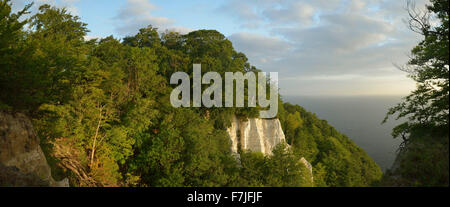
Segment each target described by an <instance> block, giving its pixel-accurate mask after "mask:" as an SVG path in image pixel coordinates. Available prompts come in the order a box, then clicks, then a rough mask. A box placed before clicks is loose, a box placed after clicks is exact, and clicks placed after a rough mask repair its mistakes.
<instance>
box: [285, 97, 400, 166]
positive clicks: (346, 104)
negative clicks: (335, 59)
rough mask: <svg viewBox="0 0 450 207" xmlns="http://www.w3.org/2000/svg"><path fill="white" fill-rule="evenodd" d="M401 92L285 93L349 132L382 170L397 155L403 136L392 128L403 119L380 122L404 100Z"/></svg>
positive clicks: (321, 117) (339, 129) (338, 128)
mask: <svg viewBox="0 0 450 207" xmlns="http://www.w3.org/2000/svg"><path fill="white" fill-rule="evenodd" d="M401 98H402V97H401V96H283V100H284V101H286V102H289V103H291V104H298V105H300V106H302V107H304V108H305V109H306V110H308V111H310V112H313V113H315V114H316V115H317V116H318V117H319V118H320V119H324V120H327V121H328V123H329V124H330V125H332V126H333V127H335V128H336V129H337V130H338V131H340V132H341V133H343V134H345V135H347V136H348V137H349V138H350V139H352V140H353V141H354V143H355V144H357V145H358V146H360V147H361V148H362V149H364V150H365V151H366V152H367V154H369V156H370V157H372V159H373V160H374V161H375V162H376V163H377V164H378V165H379V166H380V168H381V169H382V170H383V171H386V170H387V169H389V168H390V167H391V166H392V164H393V162H394V160H395V157H396V152H397V149H398V147H399V145H400V143H401V140H400V139H394V138H393V137H392V135H391V132H392V129H393V128H394V127H395V126H396V125H398V124H399V123H400V122H401V120H399V121H396V120H395V119H393V118H392V119H389V121H388V122H387V123H385V124H381V122H382V121H383V119H384V117H385V115H386V113H387V111H388V109H389V108H390V107H392V106H394V105H396V104H397V103H399V102H400V101H401Z"/></svg>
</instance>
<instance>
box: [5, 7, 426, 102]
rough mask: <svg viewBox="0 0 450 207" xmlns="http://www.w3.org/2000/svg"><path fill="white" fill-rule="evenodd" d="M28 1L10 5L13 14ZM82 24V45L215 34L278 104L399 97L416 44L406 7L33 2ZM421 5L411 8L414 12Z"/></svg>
mask: <svg viewBox="0 0 450 207" xmlns="http://www.w3.org/2000/svg"><path fill="white" fill-rule="evenodd" d="M29 2H31V1H30V0H12V3H13V9H15V10H18V9H20V8H23V6H24V5H26V4H27V3H29ZM34 2H35V5H34V7H33V10H34V11H36V9H37V7H38V5H40V4H43V3H48V4H51V5H54V6H56V7H65V8H67V10H68V11H69V12H71V13H72V14H74V15H77V16H79V17H80V18H81V21H83V22H85V23H87V24H88V29H89V30H90V32H89V34H88V36H86V38H88V39H89V38H101V37H106V36H109V35H114V37H117V38H122V37H125V36H127V35H133V34H135V33H137V31H138V29H139V28H143V27H146V26H147V25H153V26H154V27H157V28H159V30H160V31H165V30H173V31H177V32H180V33H188V32H190V31H194V30H198V29H215V30H217V31H219V32H221V33H222V34H224V35H225V36H226V37H227V38H228V39H229V40H230V41H231V42H232V43H233V46H234V48H235V49H236V50H237V51H239V52H243V53H245V54H246V55H247V57H248V58H249V62H250V63H251V64H252V65H254V66H256V67H257V68H259V69H261V70H263V71H265V72H278V77H279V87H280V93H281V94H282V95H285V96H297V95H311V96H327V95H334V96H352V95H406V94H408V93H409V92H410V91H411V90H413V89H414V88H415V84H414V82H413V81H412V80H410V79H409V78H407V74H406V73H404V72H402V71H400V70H399V69H398V68H397V67H396V65H397V66H402V65H404V64H405V63H406V62H407V61H408V54H410V51H411V49H412V48H413V47H414V46H415V45H416V44H417V43H418V42H419V41H420V40H421V38H422V37H421V36H420V35H418V34H416V33H414V32H412V31H410V30H409V29H408V26H407V24H406V23H405V20H406V19H407V12H406V0H247V1H242V0H228V1H226V0H217V1H210V0H190V1H185V0H35V1H34ZM426 3H427V1H426V0H416V1H415V4H416V8H418V9H422V8H424V5H425V4H426Z"/></svg>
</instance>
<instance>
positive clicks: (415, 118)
mask: <svg viewBox="0 0 450 207" xmlns="http://www.w3.org/2000/svg"><path fill="white" fill-rule="evenodd" d="M430 2H431V5H428V6H427V9H426V10H425V11H421V10H417V9H416V8H415V7H414V3H412V2H411V1H408V14H409V17H410V19H409V21H408V23H409V27H410V29H411V30H412V31H414V32H417V33H419V34H421V35H423V38H424V39H423V40H422V41H421V42H420V43H419V44H418V45H417V46H416V47H415V48H414V49H413V50H412V51H411V59H410V60H409V62H408V64H407V66H406V67H403V68H401V70H403V71H406V72H408V73H409V77H411V78H412V79H413V80H414V81H416V83H417V88H416V89H415V90H414V91H413V92H412V93H411V94H410V95H408V96H407V97H405V98H404V101H403V102H402V103H399V104H398V105H397V106H395V107H393V108H391V109H390V110H389V112H388V114H387V116H386V118H385V120H384V121H383V122H386V121H387V119H388V117H390V116H392V115H394V114H397V117H396V119H400V118H407V119H408V121H407V122H405V123H403V124H400V125H398V126H397V127H395V128H394V130H393V136H394V137H398V136H401V137H402V138H403V140H404V142H405V143H406V142H407V141H408V134H410V132H411V131H412V130H413V129H414V128H415V127H417V126H419V125H420V126H424V125H427V126H430V127H438V128H447V130H448V125H449V39H448V38H449V12H448V8H449V1H448V0H431V1H430ZM432 20H437V22H439V23H438V25H433V24H432Z"/></svg>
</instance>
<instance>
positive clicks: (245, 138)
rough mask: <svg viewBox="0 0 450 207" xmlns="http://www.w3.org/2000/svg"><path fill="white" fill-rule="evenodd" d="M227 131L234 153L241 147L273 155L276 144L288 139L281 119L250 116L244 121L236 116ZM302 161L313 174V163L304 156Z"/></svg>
mask: <svg viewBox="0 0 450 207" xmlns="http://www.w3.org/2000/svg"><path fill="white" fill-rule="evenodd" d="M227 132H228V135H229V136H230V139H231V152H232V153H233V154H238V152H239V150H238V149H239V148H240V149H242V150H248V151H252V152H261V153H263V154H265V155H271V154H272V150H273V148H274V147H275V146H277V145H278V144H280V143H282V142H285V141H286V138H285V136H284V132H283V129H282V128H281V123H280V120H279V119H260V118H249V119H248V120H245V121H243V120H239V119H238V118H237V117H236V116H234V117H233V119H232V121H231V126H230V127H229V128H228V129H227ZM300 162H302V163H303V164H305V166H306V168H308V170H309V171H310V173H311V175H312V166H311V164H310V163H309V162H308V161H307V160H306V159H305V158H303V157H302V158H301V159H300ZM312 179H313V177H312V176H311V180H312Z"/></svg>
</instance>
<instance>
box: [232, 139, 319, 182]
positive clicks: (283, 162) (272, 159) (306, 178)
mask: <svg viewBox="0 0 450 207" xmlns="http://www.w3.org/2000/svg"><path fill="white" fill-rule="evenodd" d="M300 159H301V157H299V156H298V155H296V154H294V153H293V152H292V151H291V150H290V149H289V147H288V145H287V144H285V143H281V144H279V145H277V146H276V147H275V148H274V149H273V154H272V155H271V156H264V155H263V154H261V153H253V152H242V153H241V154H240V160H241V168H240V173H239V176H240V177H239V181H238V183H237V184H236V185H238V186H251V187H312V186H313V182H312V180H311V176H312V175H311V173H310V172H309V170H308V169H307V168H306V166H305V164H304V163H302V162H301V161H300Z"/></svg>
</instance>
